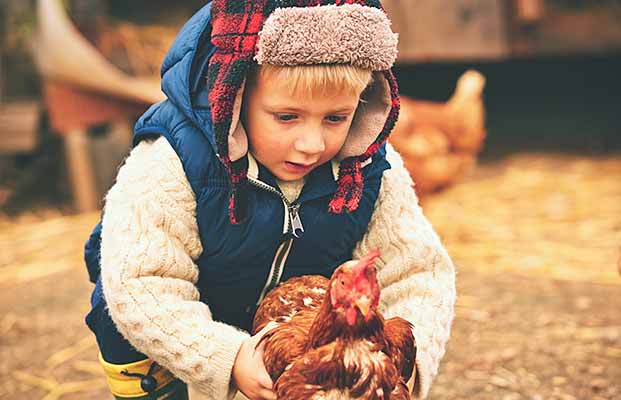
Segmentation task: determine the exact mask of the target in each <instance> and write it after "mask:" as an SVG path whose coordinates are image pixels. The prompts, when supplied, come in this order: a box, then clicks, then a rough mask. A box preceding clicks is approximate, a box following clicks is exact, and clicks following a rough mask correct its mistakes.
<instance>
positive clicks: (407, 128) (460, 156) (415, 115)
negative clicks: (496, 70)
mask: <svg viewBox="0 0 621 400" xmlns="http://www.w3.org/2000/svg"><path fill="white" fill-rule="evenodd" d="M484 87H485V77H484V76H483V75H481V74H480V73H479V72H477V71H474V70H470V71H466V72H465V73H464V74H463V75H462V76H461V77H460V78H459V80H458V82H457V87H456V89H455V93H454V94H453V95H452V97H451V98H450V99H449V100H448V101H447V102H446V103H440V102H431V101H422V100H413V99H409V98H407V97H405V96H402V97H401V112H400V114H399V120H398V121H397V124H396V125H395V128H394V129H393V131H392V133H391V135H390V142H391V143H392V145H393V146H394V147H395V149H396V150H397V151H398V152H399V153H400V154H401V156H402V157H403V160H404V163H405V167H406V168H407V169H408V171H409V172H410V175H411V176H412V178H413V179H414V182H415V183H416V192H417V193H418V194H419V195H424V194H427V193H430V192H433V191H436V190H439V189H442V188H444V187H446V186H448V185H450V184H452V183H454V182H456V181H457V180H459V179H460V178H461V177H463V176H464V175H465V174H466V173H467V172H468V171H469V170H471V169H472V168H473V167H474V165H475V164H476V159H477V154H478V153H479V151H480V150H481V148H482V146H483V141H484V140H485V137H486V130H485V108H484V104H483V98H482V94H483V88H484Z"/></svg>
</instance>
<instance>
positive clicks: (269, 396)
mask: <svg viewBox="0 0 621 400" xmlns="http://www.w3.org/2000/svg"><path fill="white" fill-rule="evenodd" d="M259 395H260V396H261V397H262V398H264V399H265V400H276V393H274V392H272V391H271V390H267V389H261V391H260V392H259Z"/></svg>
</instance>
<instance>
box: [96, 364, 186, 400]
mask: <svg viewBox="0 0 621 400" xmlns="http://www.w3.org/2000/svg"><path fill="white" fill-rule="evenodd" d="M99 362H100V363H101V365H102V366H103V369H104V372H105V374H106V378H107V380H108V386H109V388H110V391H111V392H112V394H113V395H114V398H115V399H117V400H125V399H131V400H143V399H144V400H164V399H166V400H188V399H189V397H188V387H187V385H186V384H185V383H184V382H182V381H181V380H180V379H178V378H176V377H175V376H174V375H173V374H171V373H170V372H169V371H168V370H166V369H164V368H162V367H160V366H159V365H157V364H156V363H155V362H153V361H151V360H150V359H145V360H142V361H137V362H134V363H130V364H122V365H119V364H111V363H109V362H107V361H106V360H104V359H103V357H102V356H101V354H99Z"/></svg>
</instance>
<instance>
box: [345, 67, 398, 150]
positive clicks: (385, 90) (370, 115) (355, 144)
mask: <svg viewBox="0 0 621 400" xmlns="http://www.w3.org/2000/svg"><path fill="white" fill-rule="evenodd" d="M391 104H392V101H391V96H390V85H389V84H388V81H387V80H386V77H385V76H384V74H383V73H382V72H374V73H373V82H372V83H371V85H369V87H368V88H367V89H365V91H364V92H363V94H362V95H361V101H360V103H359V104H358V108H357V109H356V114H355V115H354V120H353V122H352V124H351V127H350V128H349V135H348V136H347V139H346V140H345V143H344V144H343V147H342V148H341V151H340V152H339V153H338V154H337V159H338V160H343V159H345V158H347V157H352V156H359V155H361V154H363V153H364V152H365V151H367V149H368V148H369V146H371V144H372V143H373V142H374V141H375V140H376V139H377V137H378V136H379V134H380V133H381V132H382V130H383V129H384V125H385V124H386V121H387V120H388V116H389V114H390V110H391Z"/></svg>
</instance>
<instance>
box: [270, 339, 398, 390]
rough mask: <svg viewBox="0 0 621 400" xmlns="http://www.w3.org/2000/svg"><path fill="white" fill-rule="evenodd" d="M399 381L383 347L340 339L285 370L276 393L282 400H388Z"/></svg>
mask: <svg viewBox="0 0 621 400" xmlns="http://www.w3.org/2000/svg"><path fill="white" fill-rule="evenodd" d="M399 381H400V377H399V375H398V373H397V370H396V368H395V366H394V365H393V363H392V362H391V361H390V359H389V358H388V356H387V355H386V354H385V353H383V352H382V351H381V346H380V345H379V344H376V343H372V342H369V341H353V342H352V341H347V342H346V341H343V340H340V339H338V340H336V341H334V342H331V343H329V344H327V345H325V346H321V347H319V348H317V349H313V350H311V351H309V352H307V353H305V354H304V355H303V356H302V357H300V358H298V359H297V360H296V361H295V362H294V363H293V364H291V366H288V367H287V368H285V371H284V372H283V373H282V375H281V376H280V378H278V380H277V381H276V385H275V391H276V394H277V396H278V399H279V400H307V399H312V398H324V399H344V398H352V399H357V400H388V399H390V398H391V397H390V396H391V392H393V391H394V390H395V387H396V386H397V384H398V382H399ZM406 395H407V390H406ZM406 399H407V397H406Z"/></svg>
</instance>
